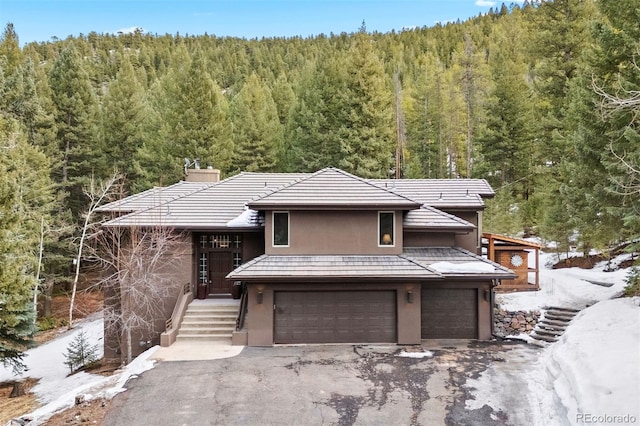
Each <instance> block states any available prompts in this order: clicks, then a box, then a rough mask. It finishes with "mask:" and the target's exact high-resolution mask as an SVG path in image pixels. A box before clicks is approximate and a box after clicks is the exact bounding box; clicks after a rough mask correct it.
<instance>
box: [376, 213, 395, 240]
mask: <svg viewBox="0 0 640 426" xmlns="http://www.w3.org/2000/svg"><path fill="white" fill-rule="evenodd" d="M395 222H396V221H395V213H394V212H380V213H378V245H379V246H381V247H393V246H394V245H395V233H394V228H395Z"/></svg>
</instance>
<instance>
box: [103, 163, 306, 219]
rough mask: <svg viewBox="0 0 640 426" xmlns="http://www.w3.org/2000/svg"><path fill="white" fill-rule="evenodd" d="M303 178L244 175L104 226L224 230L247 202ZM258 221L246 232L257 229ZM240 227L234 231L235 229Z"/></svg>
mask: <svg viewBox="0 0 640 426" xmlns="http://www.w3.org/2000/svg"><path fill="white" fill-rule="evenodd" d="M302 176H305V175H302V174H299V173H247V172H243V173H240V174H238V175H235V176H232V177H230V178H227V179H225V180H222V181H220V182H217V183H215V184H208V186H206V187H204V188H201V189H199V190H196V191H192V192H189V193H187V194H183V195H182V196H179V197H176V198H173V199H171V200H169V201H167V202H164V203H162V204H160V205H155V206H152V207H148V208H146V209H143V210H139V211H136V212H134V213H131V214H128V215H126V216H122V217H119V218H116V219H113V220H111V221H109V222H107V223H105V225H104V226H158V225H160V226H167V227H173V228H178V229H184V228H189V229H203V230H204V229H217V228H225V227H227V224H228V223H229V221H231V220H233V219H236V218H238V217H239V216H240V215H241V214H242V213H243V211H244V210H245V205H246V203H247V201H248V200H250V199H251V198H253V197H255V196H256V195H257V194H261V193H265V192H269V191H272V190H274V189H276V188H279V187H281V186H283V185H285V184H287V183H289V182H291V181H294V180H296V179H299V178H300V177H302ZM259 225H260V223H259V220H256V221H255V223H253V224H250V225H249V226H247V228H253V227H255V226H259ZM238 228H239V227H236V229H238Z"/></svg>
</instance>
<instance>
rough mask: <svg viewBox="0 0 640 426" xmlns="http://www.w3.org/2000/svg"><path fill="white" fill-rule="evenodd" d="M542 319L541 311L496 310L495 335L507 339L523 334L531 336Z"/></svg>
mask: <svg viewBox="0 0 640 426" xmlns="http://www.w3.org/2000/svg"><path fill="white" fill-rule="evenodd" d="M539 319H540V311H529V312H527V311H516V312H511V311H505V310H504V309H500V308H496V309H495V311H494V334H495V335H496V336H501V337H506V336H515V335H518V334H521V333H524V334H529V333H531V331H532V330H533V329H534V328H535V326H536V324H537V323H538V320H539Z"/></svg>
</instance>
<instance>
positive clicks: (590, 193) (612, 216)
mask: <svg viewBox="0 0 640 426" xmlns="http://www.w3.org/2000/svg"><path fill="white" fill-rule="evenodd" d="M598 6H599V8H600V10H601V11H602V12H603V13H604V15H605V16H606V18H607V19H606V20H603V21H601V22H599V23H598V25H596V26H595V27H594V40H595V42H596V43H595V44H594V45H593V46H592V48H590V49H589V50H588V51H587V55H586V62H585V63H584V64H583V66H582V67H581V68H579V69H578V75H577V76H576V77H575V78H574V79H573V81H572V83H571V86H570V92H569V100H570V104H569V105H570V107H569V110H568V115H567V116H568V119H567V121H568V122H569V126H570V127H569V129H570V130H571V132H570V133H569V134H568V135H567V138H568V139H569V140H570V141H571V143H572V148H573V157H572V161H571V162H569V164H568V165H567V168H568V171H569V174H568V176H567V177H566V178H565V185H566V186H567V188H568V190H567V194H568V195H569V196H570V199H569V204H570V208H571V214H572V219H573V223H574V225H575V227H576V229H577V230H578V231H579V234H580V238H581V241H582V243H583V249H584V251H585V252H587V251H588V250H589V249H591V248H594V247H596V248H604V247H606V246H608V245H610V244H612V243H614V242H616V241H617V240H620V239H622V238H630V239H633V238H637V236H638V235H640V223H639V221H638V220H637V217H638V211H639V210H638V209H640V197H639V196H638V193H637V191H628V188H627V187H626V182H628V180H627V179H628V177H629V175H628V169H627V167H625V166H624V164H623V163H622V162H621V161H620V159H625V161H626V162H630V164H631V165H633V166H635V167H638V164H639V163H640V158H638V157H639V155H638V152H639V151H640V150H639V149H638V147H639V146H640V144H639V143H640V138H639V137H638V129H637V123H636V115H637V109H633V108H613V109H611V110H609V109H608V108H604V109H600V108H596V107H595V106H597V105H604V106H606V105H607V103H606V102H603V99H602V94H604V93H608V94H619V93H632V92H633V91H637V90H638V89H639V88H640V71H639V70H638V67H637V65H635V64H634V63H633V62H632V58H633V56H634V55H636V54H637V52H638V50H639V49H640V42H639V41H638V40H639V39H640V29H638V27H637V22H638V19H640V16H639V15H638V14H639V13H640V11H639V10H638V8H637V7H635V6H636V4H635V2H634V1H620V2H611V1H603V2H599V3H598Z"/></svg>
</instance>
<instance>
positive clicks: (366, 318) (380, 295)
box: [274, 291, 396, 343]
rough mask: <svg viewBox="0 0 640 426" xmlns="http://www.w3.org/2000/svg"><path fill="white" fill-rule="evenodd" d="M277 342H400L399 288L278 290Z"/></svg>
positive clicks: (276, 308) (276, 307) (276, 294)
mask: <svg viewBox="0 0 640 426" xmlns="http://www.w3.org/2000/svg"><path fill="white" fill-rule="evenodd" d="M275 305H276V306H275V336H274V340H275V343H382V342H389V343H393V342H396V292H395V291H312V292H276V293H275Z"/></svg>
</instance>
